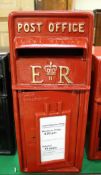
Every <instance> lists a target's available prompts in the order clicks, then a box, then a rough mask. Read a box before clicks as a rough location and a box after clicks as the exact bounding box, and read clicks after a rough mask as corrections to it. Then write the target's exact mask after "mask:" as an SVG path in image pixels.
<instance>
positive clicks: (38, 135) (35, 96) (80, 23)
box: [9, 11, 93, 172]
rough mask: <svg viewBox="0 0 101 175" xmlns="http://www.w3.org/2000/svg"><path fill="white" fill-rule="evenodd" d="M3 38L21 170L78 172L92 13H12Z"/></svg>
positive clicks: (89, 70)
mask: <svg viewBox="0 0 101 175" xmlns="http://www.w3.org/2000/svg"><path fill="white" fill-rule="evenodd" d="M89 29H90V30H89ZM9 34H10V35H9V36H10V52H11V74H12V91H13V100H14V113H15V125H16V135H17V144H18V153H19V160H20V167H21V171H25V172H78V171H80V169H81V165H82V159H83V151H84V140H85V129H86V121H87V109H88V98H89V90H90V74H91V53H92V52H91V48H92V36H93V16H92V14H91V13H89V12H84V13H83V12H66V11H61V12H58V11H57V12H54V11H46V12H42V11H40V12H38V11H37V12H31V13H30V12H14V13H11V14H10V16H9Z"/></svg>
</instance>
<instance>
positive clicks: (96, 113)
mask: <svg viewBox="0 0 101 175" xmlns="http://www.w3.org/2000/svg"><path fill="white" fill-rule="evenodd" d="M92 80H93V81H92V91H91V92H92V97H91V100H90V105H91V111H90V115H91V123H90V125H91V126H90V144H89V154H88V157H89V159H92V160H94V159H95V160H101V47H100V46H99V47H98V46H96V47H94V48H93V71H92Z"/></svg>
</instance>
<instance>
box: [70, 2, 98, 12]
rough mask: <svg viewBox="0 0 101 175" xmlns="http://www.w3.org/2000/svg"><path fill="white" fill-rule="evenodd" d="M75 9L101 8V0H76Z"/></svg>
mask: <svg viewBox="0 0 101 175" xmlns="http://www.w3.org/2000/svg"><path fill="white" fill-rule="evenodd" d="M73 9H76V10H94V9H101V0H74V4H73Z"/></svg>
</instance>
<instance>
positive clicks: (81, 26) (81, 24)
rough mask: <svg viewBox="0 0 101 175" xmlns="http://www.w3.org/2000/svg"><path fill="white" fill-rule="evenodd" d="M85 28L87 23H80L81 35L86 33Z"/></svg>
mask: <svg viewBox="0 0 101 175" xmlns="http://www.w3.org/2000/svg"><path fill="white" fill-rule="evenodd" d="M84 26H85V23H79V32H80V33H83V32H84Z"/></svg>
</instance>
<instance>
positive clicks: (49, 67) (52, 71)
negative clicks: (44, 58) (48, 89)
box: [44, 61, 57, 80]
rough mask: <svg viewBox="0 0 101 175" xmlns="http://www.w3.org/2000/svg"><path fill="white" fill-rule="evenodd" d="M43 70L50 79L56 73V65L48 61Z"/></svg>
mask: <svg viewBox="0 0 101 175" xmlns="http://www.w3.org/2000/svg"><path fill="white" fill-rule="evenodd" d="M44 70H45V72H46V75H47V76H49V80H52V79H53V76H54V75H56V71H57V66H56V65H54V64H53V63H52V62H51V61H50V64H49V65H46V66H44Z"/></svg>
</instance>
